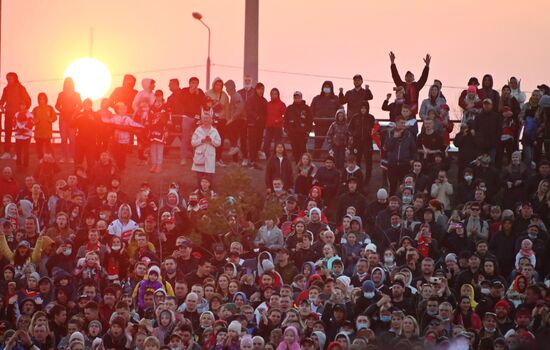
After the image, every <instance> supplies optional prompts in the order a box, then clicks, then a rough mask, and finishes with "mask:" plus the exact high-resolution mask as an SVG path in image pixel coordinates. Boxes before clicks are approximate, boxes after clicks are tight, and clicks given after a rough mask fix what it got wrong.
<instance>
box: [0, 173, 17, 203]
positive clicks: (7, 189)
mask: <svg viewBox="0 0 550 350" xmlns="http://www.w3.org/2000/svg"><path fill="white" fill-rule="evenodd" d="M18 193H19V184H18V183H17V180H15V179H13V178H12V179H10V180H6V179H5V178H3V177H2V178H1V179H0V198H2V197H4V195H6V194H10V195H11V196H12V198H13V199H15V198H16V197H17V194H18Z"/></svg>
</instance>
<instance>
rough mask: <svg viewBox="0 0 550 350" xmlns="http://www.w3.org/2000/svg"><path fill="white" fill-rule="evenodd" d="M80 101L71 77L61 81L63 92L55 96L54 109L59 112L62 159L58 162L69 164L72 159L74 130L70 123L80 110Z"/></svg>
mask: <svg viewBox="0 0 550 350" xmlns="http://www.w3.org/2000/svg"><path fill="white" fill-rule="evenodd" d="M81 108H82V99H81V98H80V94H79V93H78V92H76V91H75V87H74V81H73V79H72V78H71V77H67V78H65V80H64V81H63V91H61V92H60V93H59V95H58V96H57V101H56V103H55V109H56V110H57V111H58V112H59V133H60V135H61V149H62V158H61V160H60V162H64V161H65V159H67V160H68V161H69V162H71V160H72V159H73V158H74V142H75V135H76V134H75V130H74V129H73V128H72V127H71V123H72V121H73V119H74V118H75V116H76V115H77V113H78V112H80V109H81Z"/></svg>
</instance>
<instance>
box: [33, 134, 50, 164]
mask: <svg viewBox="0 0 550 350" xmlns="http://www.w3.org/2000/svg"><path fill="white" fill-rule="evenodd" d="M34 141H35V142H36V153H37V154H38V159H42V158H44V153H53V149H52V143H51V141H52V140H51V139H43V138H38V139H34Z"/></svg>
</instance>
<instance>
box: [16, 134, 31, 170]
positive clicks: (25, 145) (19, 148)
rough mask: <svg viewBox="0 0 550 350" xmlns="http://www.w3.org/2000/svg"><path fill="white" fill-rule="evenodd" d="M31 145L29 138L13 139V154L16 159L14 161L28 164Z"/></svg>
mask: <svg viewBox="0 0 550 350" xmlns="http://www.w3.org/2000/svg"><path fill="white" fill-rule="evenodd" d="M30 145H31V139H28V140H15V155H16V156H17V160H16V161H15V163H16V164H17V165H19V166H21V165H23V166H24V167H26V166H28V165H29V148H30Z"/></svg>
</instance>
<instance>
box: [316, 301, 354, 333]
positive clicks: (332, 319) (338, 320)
mask: <svg viewBox="0 0 550 350" xmlns="http://www.w3.org/2000/svg"><path fill="white" fill-rule="evenodd" d="M341 297H342V295H341V291H340V295H338V292H336V291H333V292H332V294H331V300H330V301H327V302H326V303H325V307H324V309H323V314H322V316H321V321H323V323H324V324H327V325H328V324H330V325H331V327H329V328H328V329H327V330H326V335H327V338H328V339H335V337H336V335H337V334H338V330H339V329H340V327H342V326H343V325H344V322H346V321H347V320H348V319H349V318H350V316H351V304H350V303H347V304H345V303H344V301H343V299H342V298H341Z"/></svg>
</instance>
